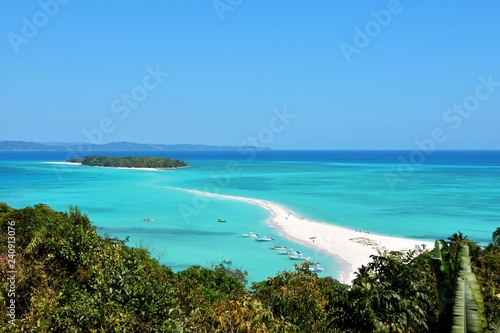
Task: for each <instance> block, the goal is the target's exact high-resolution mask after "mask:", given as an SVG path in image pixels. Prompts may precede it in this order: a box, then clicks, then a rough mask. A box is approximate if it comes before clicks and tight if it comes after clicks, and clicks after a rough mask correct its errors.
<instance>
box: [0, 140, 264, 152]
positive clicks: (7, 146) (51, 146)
mask: <svg viewBox="0 0 500 333" xmlns="http://www.w3.org/2000/svg"><path fill="white" fill-rule="evenodd" d="M82 145H84V146H85V147H86V148H87V149H88V148H91V149H92V150H96V151H99V150H101V151H116V150H237V149H242V148H247V149H248V148H253V149H257V150H270V148H267V147H253V146H245V147H241V146H214V145H202V144H197V145H193V144H151V143H133V142H125V141H122V142H110V143H105V144H99V145H97V144H90V147H88V145H89V144H87V143H57V142H55V143H52V142H51V143H39V142H26V141H0V150H11V151H13V150H17V151H20V150H24V151H27V150H40V151H64V150H76V149H78V148H79V147H81V146H82Z"/></svg>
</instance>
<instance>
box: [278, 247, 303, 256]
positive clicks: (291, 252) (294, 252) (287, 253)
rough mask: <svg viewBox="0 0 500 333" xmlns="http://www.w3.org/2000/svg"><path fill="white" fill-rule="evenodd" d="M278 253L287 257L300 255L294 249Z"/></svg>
mask: <svg viewBox="0 0 500 333" xmlns="http://www.w3.org/2000/svg"><path fill="white" fill-rule="evenodd" d="M278 253H279V254H285V255H287V256H291V255H293V254H298V253H299V252H298V251H295V250H294V249H288V250H283V251H279V252H278Z"/></svg>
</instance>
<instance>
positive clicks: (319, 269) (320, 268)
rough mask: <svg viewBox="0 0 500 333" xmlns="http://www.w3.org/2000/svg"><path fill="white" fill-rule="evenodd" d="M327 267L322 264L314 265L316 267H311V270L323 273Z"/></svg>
mask: <svg viewBox="0 0 500 333" xmlns="http://www.w3.org/2000/svg"><path fill="white" fill-rule="evenodd" d="M324 271H325V269H324V268H323V267H321V266H314V267H309V272H314V273H321V272H324Z"/></svg>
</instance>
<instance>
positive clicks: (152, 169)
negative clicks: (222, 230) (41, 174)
mask: <svg viewBox="0 0 500 333" xmlns="http://www.w3.org/2000/svg"><path fill="white" fill-rule="evenodd" d="M41 163H44V164H60V165H82V163H75V162H41ZM94 168H110V169H119V170H142V171H169V170H177V169H186V168H188V166H185V167H175V168H159V169H155V168H126V167H100V166H96V167H94Z"/></svg>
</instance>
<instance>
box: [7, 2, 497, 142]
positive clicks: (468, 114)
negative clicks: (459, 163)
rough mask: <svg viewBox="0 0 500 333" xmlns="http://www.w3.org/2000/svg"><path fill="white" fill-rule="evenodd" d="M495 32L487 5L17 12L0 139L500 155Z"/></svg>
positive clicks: (144, 6)
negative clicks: (498, 151) (499, 151)
mask: <svg viewBox="0 0 500 333" xmlns="http://www.w3.org/2000/svg"><path fill="white" fill-rule="evenodd" d="M498 22H500V3H499V2H497V1H493V0H489V1H482V2H481V3H477V2H472V1H453V2H451V1H441V2H430V1H410V0H401V1H395V0H391V1H326V0H324V1H315V2H306V1H290V0H288V1H285V0H277V1H264V0H254V1H249V0H216V1H211V0H207V1H196V2H195V1H159V0H152V1H147V2H139V1H102V2H98V1H76V0H64V1H63V0H41V1H8V2H4V3H3V4H2V5H1V10H0V37H1V38H0V73H1V76H2V80H0V88H1V91H2V94H1V95H0V96H1V97H0V112H1V118H2V121H1V122H0V140H26V141H41V142H50V141H63V142H77V141H85V140H87V141H91V142H94V143H100V142H112V141H132V142H143V143H193V144H196V143H204V144H216V145H239V144H241V143H244V142H250V141H252V140H253V142H254V143H256V144H261V145H265V146H269V147H272V148H274V149H416V148H418V147H420V146H423V147H427V148H428V149H430V148H435V149H500V130H499V128H500V34H499V33H498V31H499V30H498ZM167 73H168V74H167ZM426 144H427V146H426Z"/></svg>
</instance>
